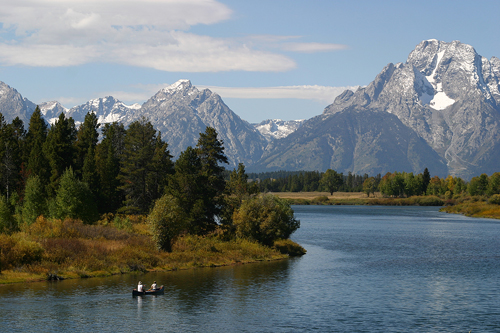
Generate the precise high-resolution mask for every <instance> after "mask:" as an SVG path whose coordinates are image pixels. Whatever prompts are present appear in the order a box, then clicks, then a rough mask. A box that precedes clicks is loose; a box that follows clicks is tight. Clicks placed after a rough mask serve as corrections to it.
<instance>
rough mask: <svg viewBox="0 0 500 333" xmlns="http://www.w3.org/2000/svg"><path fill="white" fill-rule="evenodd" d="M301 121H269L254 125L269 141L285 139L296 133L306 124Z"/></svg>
mask: <svg viewBox="0 0 500 333" xmlns="http://www.w3.org/2000/svg"><path fill="white" fill-rule="evenodd" d="M304 120H305V119H300V120H288V121H286V120H281V119H267V120H264V121H262V122H261V123H259V124H253V126H254V127H255V129H257V131H259V132H260V134H262V135H263V136H264V137H265V138H266V140H267V141H272V140H274V139H283V138H286V137H287V136H289V135H290V134H292V133H293V132H295V131H296V130H297V129H298V128H299V127H300V126H301V125H302V123H303V122H304Z"/></svg>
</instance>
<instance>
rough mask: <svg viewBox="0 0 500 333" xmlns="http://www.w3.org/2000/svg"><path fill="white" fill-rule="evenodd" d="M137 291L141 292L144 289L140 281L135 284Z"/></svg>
mask: <svg viewBox="0 0 500 333" xmlns="http://www.w3.org/2000/svg"><path fill="white" fill-rule="evenodd" d="M137 291H138V292H140V293H142V292H143V291H144V285H143V284H142V282H141V281H139V283H138V284H137Z"/></svg>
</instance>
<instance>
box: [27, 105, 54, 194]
mask: <svg viewBox="0 0 500 333" xmlns="http://www.w3.org/2000/svg"><path fill="white" fill-rule="evenodd" d="M46 140H47V123H46V122H45V120H44V119H43V116H42V113H41V111H40V108H38V106H37V107H36V109H35V111H34V112H33V114H32V115H31V118H30V123H29V127H28V132H27V134H26V144H25V147H24V160H25V161H27V164H26V172H25V175H24V177H25V178H26V179H27V178H28V177H29V176H30V175H37V176H38V177H40V182H41V183H42V184H43V185H44V186H46V185H48V184H49V178H50V165H49V161H48V159H47V158H46V156H45V153H44V151H43V147H44V144H45V141H46Z"/></svg>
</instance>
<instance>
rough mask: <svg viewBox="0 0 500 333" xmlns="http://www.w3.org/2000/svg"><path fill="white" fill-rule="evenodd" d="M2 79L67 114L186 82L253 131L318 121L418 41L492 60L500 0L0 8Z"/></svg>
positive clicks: (111, 0)
mask: <svg viewBox="0 0 500 333" xmlns="http://www.w3.org/2000/svg"><path fill="white" fill-rule="evenodd" d="M0 5H1V7H0V8H2V10H1V11H0V22H1V24H0V81H3V82H5V83H7V84H8V85H10V86H11V87H13V88H15V89H17V90H18V91H19V92H20V93H21V94H22V95H23V96H24V97H26V98H28V99H30V100H31V101H33V102H35V103H41V102H44V101H50V100H57V101H59V102H61V103H62V104H63V105H64V106H66V107H68V108H69V107H72V106H75V105H79V104H82V103H85V102H86V101H88V100H90V99H94V98H98V97H104V96H107V95H112V96H114V97H116V98H118V99H120V100H121V101H123V102H125V103H128V104H132V103H135V102H138V103H143V102H145V101H146V100H147V99H148V98H149V97H150V96H152V95H153V94H154V93H155V92H157V91H158V90H159V89H161V88H162V87H164V86H166V85H169V84H173V83H174V82H176V81H177V80H179V79H189V80H191V82H192V84H193V85H195V86H197V87H199V88H205V87H208V88H210V89H211V90H212V91H215V92H217V93H219V94H220V95H221V96H222V98H223V99H224V101H225V102H226V104H228V106H229V107H230V108H231V109H232V110H233V111H234V112H236V113H237V114H238V115H239V116H240V117H241V118H243V119H245V120H247V121H249V122H260V121H261V120H264V119H269V118H281V119H285V120H291V119H304V118H310V117H313V116H315V115H318V114H320V113H321V112H322V111H323V109H324V107H326V106H327V105H328V104H329V103H331V102H333V100H334V98H335V96H336V95H337V94H339V93H340V92H342V91H343V90H344V89H345V87H355V86H358V85H361V86H363V85H367V84H369V83H370V82H371V81H372V80H373V79H374V78H375V76H376V75H377V74H378V73H379V72H380V71H381V70H382V68H383V67H384V66H385V65H387V64H388V63H390V62H392V63H397V62H404V61H406V58H407V56H408V54H409V53H410V52H411V51H412V50H413V49H414V48H415V46H416V45H417V44H418V43H420V42H421V41H422V40H426V39H438V40H443V41H446V42H451V41H453V40H459V41H461V42H463V43H466V44H470V45H472V46H474V48H475V49H476V51H477V52H478V53H479V54H480V55H482V56H484V57H487V58H491V56H496V57H500V37H499V34H498V31H499V30H500V21H499V20H498V13H500V1H496V0H495V1H493V0H486V1H481V2H472V1H458V0H455V1H402V0H399V1H374V0H371V1H363V0H358V1H347V0H345V1H335V0H267V1H263V0H252V1H245V0H221V1H215V0H143V1H135V0H16V1H11V0H0Z"/></svg>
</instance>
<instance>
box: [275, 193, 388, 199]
mask: <svg viewBox="0 0 500 333" xmlns="http://www.w3.org/2000/svg"><path fill="white" fill-rule="evenodd" d="M271 194H274V195H276V196H278V197H279V198H283V199H305V200H312V199H315V198H318V197H327V198H328V199H329V200H336V199H368V197H367V196H366V193H363V192H333V195H330V193H329V192H271ZM374 198H382V195H381V194H380V192H376V193H375V197H373V194H370V199H374Z"/></svg>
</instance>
